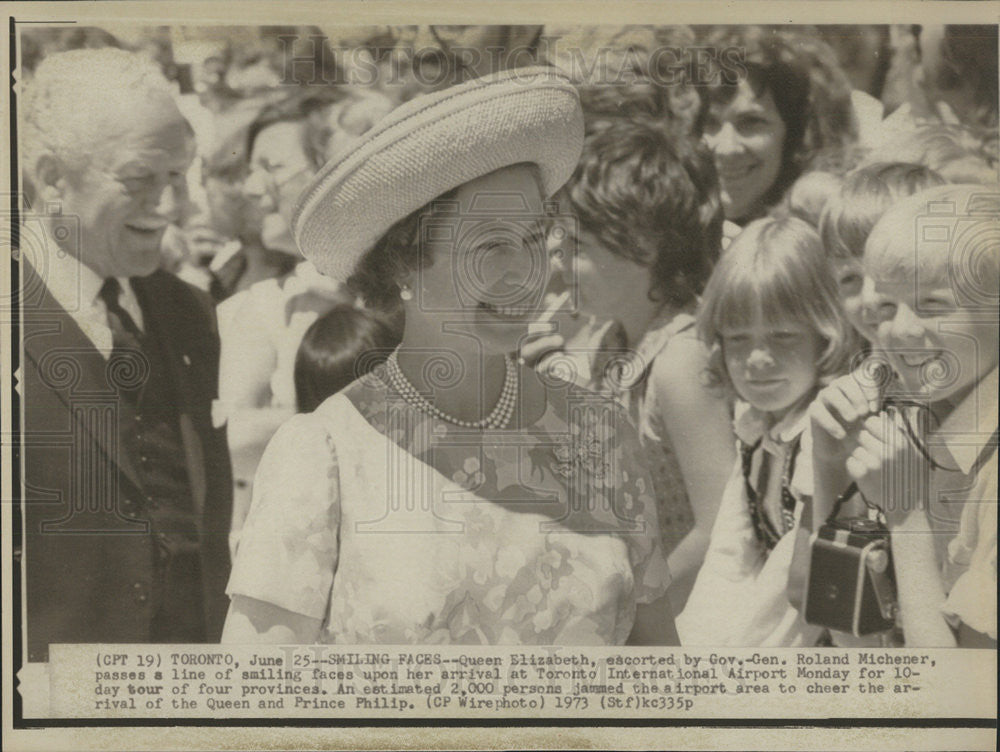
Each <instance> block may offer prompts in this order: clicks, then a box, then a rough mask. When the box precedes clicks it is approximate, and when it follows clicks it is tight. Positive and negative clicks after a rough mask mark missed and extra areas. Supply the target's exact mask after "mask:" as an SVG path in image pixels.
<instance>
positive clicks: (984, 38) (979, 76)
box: [933, 24, 1000, 131]
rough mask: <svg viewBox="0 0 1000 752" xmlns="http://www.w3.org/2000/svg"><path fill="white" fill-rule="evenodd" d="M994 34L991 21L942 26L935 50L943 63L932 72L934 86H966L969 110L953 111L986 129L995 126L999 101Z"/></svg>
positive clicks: (995, 38)
mask: <svg viewBox="0 0 1000 752" xmlns="http://www.w3.org/2000/svg"><path fill="white" fill-rule="evenodd" d="M997 36H998V35H997V27H996V26H995V25H962V24H949V25H947V26H945V27H944V36H943V38H942V40H941V48H940V50H939V53H940V55H941V59H942V62H943V63H944V64H943V65H942V66H940V67H939V68H938V69H937V70H936V71H935V72H934V74H933V75H934V76H935V80H934V81H933V85H934V86H935V87H936V88H938V89H942V90H944V91H948V90H950V89H958V88H960V87H965V88H966V89H968V91H969V92H970V94H971V97H972V101H973V102H974V105H973V107H972V109H971V111H969V112H960V113H956V114H957V115H958V116H959V117H960V118H967V119H971V120H972V122H971V123H967V124H968V125H971V126H973V127H975V128H980V129H984V130H988V131H995V130H996V127H997V112H998V101H1000V92H998V83H1000V72H998V69H997V46H998V44H997Z"/></svg>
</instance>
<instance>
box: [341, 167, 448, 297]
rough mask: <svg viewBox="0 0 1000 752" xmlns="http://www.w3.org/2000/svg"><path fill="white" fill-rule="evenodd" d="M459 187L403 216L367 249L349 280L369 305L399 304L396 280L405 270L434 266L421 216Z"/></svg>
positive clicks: (426, 214)
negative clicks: (422, 235)
mask: <svg viewBox="0 0 1000 752" xmlns="http://www.w3.org/2000/svg"><path fill="white" fill-rule="evenodd" d="M457 192H458V188H457V187H456V188H453V189H451V190H450V191H448V192H447V193H443V194H442V195H440V196H438V197H437V198H436V199H434V200H433V201H431V202H430V203H429V204H427V205H425V206H421V207H420V208H419V209H417V210H416V211H414V212H412V213H410V214H408V215H407V216H405V217H403V219H401V220H399V221H398V222H396V224H394V225H393V226H392V227H390V228H389V229H388V230H386V231H385V233H384V234H383V235H382V237H381V238H379V239H378V241H377V242H376V243H375V245H374V246H373V247H372V249H371V250H370V251H368V252H367V253H365V255H364V256H362V257H361V260H360V261H359V262H358V265H357V267H356V268H355V269H354V273H353V274H352V275H351V276H350V278H349V279H348V280H347V287H348V289H349V290H350V291H351V292H353V293H354V294H355V295H357V296H359V297H360V298H361V299H362V300H363V301H364V302H365V305H367V306H370V307H372V308H375V309H377V310H380V311H396V310H397V309H398V308H399V286H398V284H397V283H396V280H397V279H398V278H399V277H400V276H402V275H405V274H408V273H410V272H415V271H416V270H418V269H422V268H424V267H427V266H430V265H431V263H433V261H434V259H433V258H431V256H430V249H429V248H428V247H427V245H426V244H425V243H421V242H420V226H421V220H422V219H423V218H424V217H425V216H429V215H430V214H432V213H433V212H434V206H435V204H437V202H439V201H451V200H454V198H455V195H456V193H457Z"/></svg>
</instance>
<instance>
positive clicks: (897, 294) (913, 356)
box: [870, 275, 998, 402]
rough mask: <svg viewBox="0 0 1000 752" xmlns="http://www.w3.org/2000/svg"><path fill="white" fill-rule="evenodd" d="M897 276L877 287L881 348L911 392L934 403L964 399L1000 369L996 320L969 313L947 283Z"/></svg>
mask: <svg viewBox="0 0 1000 752" xmlns="http://www.w3.org/2000/svg"><path fill="white" fill-rule="evenodd" d="M894 276H895V278H893V277H891V276H889V275H880V276H879V277H878V278H877V279H875V281H874V284H873V286H872V288H873V299H872V300H871V303H870V304H871V305H872V307H873V310H874V311H875V313H876V318H877V321H878V325H877V335H876V343H877V344H878V346H879V347H880V348H881V349H882V350H884V351H885V353H886V354H887V355H888V356H889V358H891V360H892V363H893V365H894V367H895V369H896V371H897V372H898V373H899V376H900V378H901V379H902V381H903V384H904V385H905V387H906V388H907V389H908V390H910V391H912V392H915V393H916V394H918V395H920V396H921V397H923V398H924V399H927V400H928V401H930V402H942V401H945V400H951V399H952V398H959V399H961V398H962V397H963V396H964V395H965V394H966V393H967V392H968V390H969V389H970V388H971V387H972V386H973V385H974V384H976V382H978V381H979V380H980V379H981V378H982V377H983V376H985V375H986V374H988V373H989V372H990V371H992V370H993V369H994V368H996V367H997V358H998V356H997V349H998V343H997V335H998V324H997V320H996V316H995V315H993V316H988V315H983V314H980V313H976V312H973V311H969V310H964V309H963V308H962V307H961V306H960V305H959V303H958V301H957V300H956V297H955V293H954V291H953V290H952V288H951V286H950V285H948V284H947V283H946V282H940V281H929V282H927V283H922V282H920V281H919V280H914V279H910V280H905V279H899V277H898V275H894ZM886 277H888V278H886Z"/></svg>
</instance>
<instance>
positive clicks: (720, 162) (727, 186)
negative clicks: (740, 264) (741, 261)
mask: <svg viewBox="0 0 1000 752" xmlns="http://www.w3.org/2000/svg"><path fill="white" fill-rule="evenodd" d="M785 133H786V127H785V122H784V121H783V120H782V119H781V115H780V114H779V112H778V108H777V106H776V105H775V103H774V98H773V97H772V96H771V92H769V91H764V92H762V93H761V95H760V96H757V95H756V94H754V90H753V88H752V87H751V86H750V84H749V83H748V82H747V81H742V82H741V83H740V85H739V88H738V89H737V90H736V96H735V97H733V98H732V99H731V100H730V101H729V102H727V103H724V104H723V103H712V104H711V105H710V106H709V110H708V114H707V116H706V118H705V125H704V139H705V142H706V143H707V144H708V146H709V148H710V149H711V150H712V153H713V154H714V155H715V167H716V170H718V173H719V184H720V186H721V188H722V205H723V208H724V209H725V212H726V219H729V220H733V221H736V220H741V219H746V218H749V217H750V216H751V215H753V214H754V212H756V211H757V209H758V208H759V207H760V203H761V200H762V199H763V198H764V196H765V195H766V194H767V192H768V191H769V190H770V189H771V187H772V186H773V185H774V182H775V180H777V178H778V175H779V173H780V172H781V164H782V156H783V153H784V143H785Z"/></svg>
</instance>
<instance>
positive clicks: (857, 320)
mask: <svg viewBox="0 0 1000 752" xmlns="http://www.w3.org/2000/svg"><path fill="white" fill-rule="evenodd" d="M833 267H834V273H835V274H836V275H837V293H838V296H839V297H840V305H841V306H842V307H843V309H844V313H845V314H846V315H847V319H848V321H850V322H851V326H853V327H854V328H855V329H856V330H857V332H858V334H860V335H861V336H862V337H864V338H865V339H866V340H868V341H869V342H871V343H874V342H875V333H876V329H877V326H876V324H877V322H876V321H875V316H874V312H873V311H872V310H871V309H870V308H869V307H868V306H867V305H866V304H865V299H866V295H865V292H866V290H867V291H868V293H869V297H870V292H871V289H872V286H873V285H874V282H873V280H872V279H871V277H869V276H868V275H866V274H865V271H864V266H862V264H861V260H860V259H856V258H844V259H834V261H833Z"/></svg>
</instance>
